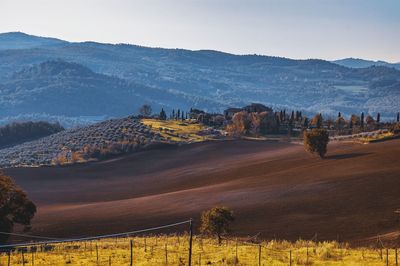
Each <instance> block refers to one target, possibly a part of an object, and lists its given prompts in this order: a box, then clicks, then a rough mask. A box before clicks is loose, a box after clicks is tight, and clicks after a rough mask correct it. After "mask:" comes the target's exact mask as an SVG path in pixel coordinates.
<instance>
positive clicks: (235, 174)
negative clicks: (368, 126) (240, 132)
mask: <svg viewBox="0 0 400 266" xmlns="http://www.w3.org/2000/svg"><path fill="white" fill-rule="evenodd" d="M399 152H400V141H399V140H391V141H386V142H382V143H376V144H369V145H360V144H354V143H332V144H330V145H329V152H328V155H327V158H326V159H325V160H320V159H317V158H315V157H313V156H311V155H309V154H307V153H306V152H305V151H304V148H303V147H302V146H301V145H296V144H290V143H285V142H274V141H243V140H238V141H222V142H218V141H215V142H203V143H198V144H192V145H185V146H180V147H178V146H167V147H165V148H160V149H153V150H147V151H142V152H139V153H135V154H132V155H129V156H125V157H121V158H119V159H112V160H109V161H101V162H95V163H89V164H84V165H73V166H68V167H41V168H13V169H5V173H6V174H9V175H11V176H13V177H14V178H15V180H16V182H17V183H18V184H19V185H20V186H22V188H23V189H24V190H26V191H27V193H28V195H29V196H30V198H31V199H32V200H33V201H34V202H35V203H36V204H37V205H38V210H39V211H38V213H37V216H36V217H35V219H34V220H33V231H32V234H39V235H45V236H55V237H67V236H84V235H93V234H99V233H101V234H104V233H111V232H121V231H129V230H131V229H132V228H146V227H150V226H156V225H160V224H164V223H170V222H175V221H178V220H185V219H187V218H189V217H193V218H194V219H195V221H196V223H197V224H196V227H197V225H198V221H199V220H198V219H199V214H200V212H201V211H203V210H205V209H208V208H210V207H213V206H215V205H226V206H228V207H229V208H231V209H232V210H233V211H234V213H235V216H236V221H235V223H234V226H233V230H234V232H236V234H240V235H255V234H257V233H260V234H261V235H260V236H261V237H262V238H269V239H275V238H276V239H298V238H303V239H310V238H311V237H313V236H315V234H317V236H318V240H325V239H330V240H338V239H339V240H340V241H351V242H353V243H361V242H358V241H363V240H364V239H368V238H370V240H371V241H375V242H376V238H375V237H376V236H377V235H378V234H380V235H384V234H387V235H389V236H390V235H391V233H392V232H394V231H395V230H397V229H398V221H397V220H396V216H395V214H394V210H396V209H398V208H399V206H400V199H399V197H398V196H399V195H398V188H399V187H400V179H399V176H398V173H399V171H400V162H399V157H398V156H397V155H398V154H399ZM154 162H157V163H156V164H155V163H154ZM362 243H363V244H365V242H362Z"/></svg>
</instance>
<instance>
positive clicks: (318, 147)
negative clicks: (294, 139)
mask: <svg viewBox="0 0 400 266" xmlns="http://www.w3.org/2000/svg"><path fill="white" fill-rule="evenodd" d="M328 142H329V134H328V131H326V130H325V129H318V128H316V129H311V130H309V131H305V132H304V147H305V149H306V150H307V151H309V152H311V153H317V154H318V155H319V157H321V158H324V156H325V154H326V152H327V146H328Z"/></svg>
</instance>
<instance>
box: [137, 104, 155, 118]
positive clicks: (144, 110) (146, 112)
mask: <svg viewBox="0 0 400 266" xmlns="http://www.w3.org/2000/svg"><path fill="white" fill-rule="evenodd" d="M151 112H152V109H151V106H150V105H149V104H144V105H143V106H142V107H140V109H139V113H140V114H141V115H142V116H150V115H151Z"/></svg>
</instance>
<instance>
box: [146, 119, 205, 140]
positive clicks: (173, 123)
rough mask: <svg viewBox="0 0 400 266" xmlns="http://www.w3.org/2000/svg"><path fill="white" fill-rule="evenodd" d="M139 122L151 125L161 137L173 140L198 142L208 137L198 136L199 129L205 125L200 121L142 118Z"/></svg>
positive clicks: (203, 129)
mask: <svg viewBox="0 0 400 266" xmlns="http://www.w3.org/2000/svg"><path fill="white" fill-rule="evenodd" d="M141 122H142V123H143V124H144V125H146V126H149V127H151V129H152V130H153V131H154V132H157V133H159V134H160V135H161V136H162V137H163V138H165V139H167V140H169V141H175V142H200V141H204V140H208V139H210V138H209V137H207V136H200V135H199V134H198V133H199V132H200V131H205V130H206V127H205V126H203V125H202V124H200V123H191V122H189V121H186V120H185V121H181V120H157V119H142V120H141Z"/></svg>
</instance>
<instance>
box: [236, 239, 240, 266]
mask: <svg viewBox="0 0 400 266" xmlns="http://www.w3.org/2000/svg"><path fill="white" fill-rule="evenodd" d="M238 261H239V259H238V239H237V238H236V255H235V265H237V264H238Z"/></svg>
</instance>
